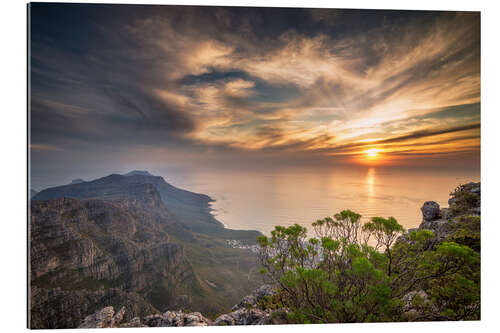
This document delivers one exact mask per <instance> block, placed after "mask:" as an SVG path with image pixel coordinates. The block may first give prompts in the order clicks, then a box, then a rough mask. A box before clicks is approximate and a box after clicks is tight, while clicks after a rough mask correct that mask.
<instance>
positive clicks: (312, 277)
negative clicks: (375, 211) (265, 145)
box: [258, 210, 479, 323]
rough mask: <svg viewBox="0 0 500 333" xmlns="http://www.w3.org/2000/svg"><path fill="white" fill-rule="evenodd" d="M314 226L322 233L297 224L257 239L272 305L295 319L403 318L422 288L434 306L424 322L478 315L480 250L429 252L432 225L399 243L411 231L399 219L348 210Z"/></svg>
mask: <svg viewBox="0 0 500 333" xmlns="http://www.w3.org/2000/svg"><path fill="white" fill-rule="evenodd" d="M312 226H313V228H314V231H315V234H316V238H310V239H307V230H306V228H304V227H301V226H300V225H297V224H296V225H293V226H291V227H288V228H286V227H280V226H278V227H276V228H275V229H274V230H273V231H272V233H271V238H267V237H264V236H262V237H259V239H258V242H259V244H260V247H261V249H260V253H259V258H260V261H261V263H262V265H263V267H264V269H263V270H262V274H263V275H264V276H265V278H266V279H268V280H269V281H268V282H270V283H273V284H274V285H276V286H278V293H277V294H276V295H275V296H273V298H272V300H268V302H266V303H267V305H269V306H271V307H272V308H280V307H282V308H288V309H289V310H290V311H289V319H290V320H291V321H292V322H295V323H326V322H343V323H345V322H375V321H399V320H402V318H403V316H402V314H403V302H402V298H403V296H404V295H405V294H407V293H409V292H411V291H415V290H424V291H426V292H427V293H428V294H429V295H430V296H431V305H432V306H428V305H427V306H426V307H425V308H422V309H421V312H420V313H419V314H418V316H416V317H415V318H416V319H417V320H429V319H432V320H439V319H442V320H450V319H471V318H475V316H478V309H479V308H478V306H477V305H478V299H479V289H478V288H469V286H470V285H471V283H476V282H478V278H479V269H478V264H479V255H478V254H477V253H476V252H475V251H473V250H471V249H470V248H469V247H467V246H465V245H462V244H458V243H455V242H446V243H442V244H440V245H439V246H437V247H435V248H434V249H433V250H427V248H426V246H425V244H426V242H427V241H428V240H429V239H430V238H432V237H434V234H433V233H432V232H431V231H428V230H423V231H419V232H413V233H411V234H410V237H409V240H408V241H405V242H396V240H397V238H398V237H399V236H400V235H402V234H403V233H404V229H403V227H402V226H401V225H399V224H398V222H397V221H396V219H394V218H393V217H389V218H381V217H374V218H372V219H371V221H369V222H368V223H365V224H364V225H362V223H361V215H359V214H357V213H355V212H352V211H349V210H346V211H342V212H340V213H338V214H336V215H335V216H334V217H333V218H332V217H327V218H325V219H322V220H318V221H316V222H314V223H313V224H312ZM372 238H373V242H370V239H372ZM372 244H374V245H372ZM477 285H478V284H477ZM448 286H451V288H453V289H452V290H449V287H448ZM466 289H467V291H465V290H466ZM458 293H461V294H460V295H462V296H460V295H458ZM476 308H477V311H476V310H475V309H476ZM463 309H468V310H463Z"/></svg>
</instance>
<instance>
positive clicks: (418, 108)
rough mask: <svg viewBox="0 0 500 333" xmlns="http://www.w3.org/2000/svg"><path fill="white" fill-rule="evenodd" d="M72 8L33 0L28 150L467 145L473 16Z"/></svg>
mask: <svg viewBox="0 0 500 333" xmlns="http://www.w3.org/2000/svg"><path fill="white" fill-rule="evenodd" d="M76 8H77V7H75V5H51V4H36V5H34V6H33V8H32V22H31V24H32V28H33V29H32V31H33V33H32V38H31V51H32V54H31V77H32V86H31V93H32V96H31V101H32V104H31V119H32V121H31V126H32V127H31V131H32V140H33V144H34V146H33V147H45V146H46V147H52V146H54V147H61V149H70V150H71V149H73V150H74V151H83V150H87V151H91V150H99V149H100V150H103V151H104V150H105V151H113V150H127V149H130V150H132V149H147V150H148V151H155V152H157V151H163V150H162V149H170V150H171V151H176V152H177V153H179V154H180V153H181V152H183V153H184V155H183V156H185V158H186V159H188V157H186V156H189V159H191V157H192V156H202V155H201V152H208V151H210V152H211V153H212V154H219V153H220V154H222V153H229V152H230V153H232V154H236V152H238V154H240V153H241V154H246V153H249V152H250V151H251V152H252V154H257V153H262V154H263V155H266V154H267V153H268V152H270V151H272V152H273V153H274V154H277V155H279V154H280V153H283V154H285V153H286V154H290V153H293V152H295V153H296V154H298V155H300V156H303V155H302V154H303V152H310V154H311V155H310V156H312V157H314V158H319V157H318V156H319V155H318V154H325V155H324V156H323V157H325V156H326V157H329V156H331V155H332V154H336V153H342V154H343V153H349V154H350V153H356V152H357V150H356V149H357V148H358V147H362V146H365V145H375V144H379V145H384V146H386V147H387V148H388V147H389V146H391V145H392V149H394V152H396V150H399V151H403V150H404V149H409V148H408V147H404V146H403V145H404V144H411V143H414V147H413V148H412V149H413V150H415V151H416V153H418V151H419V150H420V151H429V150H430V149H431V148H430V147H431V146H430V143H429V142H424V141H425V140H426V138H430V137H438V136H441V137H440V140H438V141H439V142H440V144H441V146H438V145H436V144H434V145H432V150H433V151H439V150H440V149H441V150H442V152H443V153H445V152H446V153H447V152H449V151H453V150H455V151H457V152H458V151H461V149H462V147H461V145H463V144H464V140H465V141H466V142H465V144H466V145H467V146H471V147H472V146H474V145H475V146H476V147H478V146H479V136H478V135H476V136H472V135H462V134H463V133H462V132H465V131H467V130H469V131H472V130H479V121H480V29H479V26H480V18H479V13H472V12H471V13H465V12H464V13H462V12H411V11H405V12H399V11H363V10H319V9H316V10H309V9H276V8H222V7H220V8H218V7H179V6H136V7H134V9H133V10H132V9H131V8H130V7H127V6H107V5H103V6H99V10H97V7H96V6H92V5H88V6H79V7H78V13H79V14H78V16H76V15H75V14H74V13H75V11H76V10H77V9H76ZM48 20H50V21H51V22H52V23H51V24H50V25H48V24H47V21H48ZM445 122H446V124H445ZM436 128H438V129H436ZM367 140H368V141H367ZM396 146H397V147H396ZM440 147H441V148H440ZM298 155H297V156H298ZM179 156H180V155H179ZM266 156H267V155H266ZM287 156H289V155H287ZM323 157H321V160H322V161H323ZM51 158H53V156H51ZM193 158H194V157H193ZM200 158H202V157H200ZM301 159H302V157H301Z"/></svg>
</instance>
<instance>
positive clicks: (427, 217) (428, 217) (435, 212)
mask: <svg viewBox="0 0 500 333" xmlns="http://www.w3.org/2000/svg"><path fill="white" fill-rule="evenodd" d="M420 210H421V211H422V216H423V218H424V221H432V220H434V219H437V218H439V217H440V210H439V204H438V203H437V202H435V201H426V202H424V205H423V206H422V208H420Z"/></svg>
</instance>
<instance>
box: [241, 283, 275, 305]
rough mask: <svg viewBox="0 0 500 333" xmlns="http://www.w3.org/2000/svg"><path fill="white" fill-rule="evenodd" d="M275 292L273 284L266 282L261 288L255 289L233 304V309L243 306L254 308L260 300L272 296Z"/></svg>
mask: <svg viewBox="0 0 500 333" xmlns="http://www.w3.org/2000/svg"><path fill="white" fill-rule="evenodd" d="M274 294H275V291H274V288H273V286H271V285H269V284H265V285H263V286H261V287H260V288H259V289H257V290H254V291H253V292H252V293H251V294H250V295H247V296H245V297H243V299H242V300H241V301H240V302H239V303H238V304H236V305H235V306H233V308H232V309H231V310H232V311H235V310H238V309H241V308H252V307H256V306H257V305H258V304H259V302H260V301H262V300H263V299H264V297H266V296H272V295H274Z"/></svg>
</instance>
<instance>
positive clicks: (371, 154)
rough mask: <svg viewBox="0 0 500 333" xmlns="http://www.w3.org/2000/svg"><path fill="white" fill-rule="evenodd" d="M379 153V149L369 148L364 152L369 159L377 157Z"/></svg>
mask: <svg viewBox="0 0 500 333" xmlns="http://www.w3.org/2000/svg"><path fill="white" fill-rule="evenodd" d="M379 152H380V149H378V148H371V149H367V150H365V154H366V156H368V157H371V158H373V157H377V155H378V153H379Z"/></svg>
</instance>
